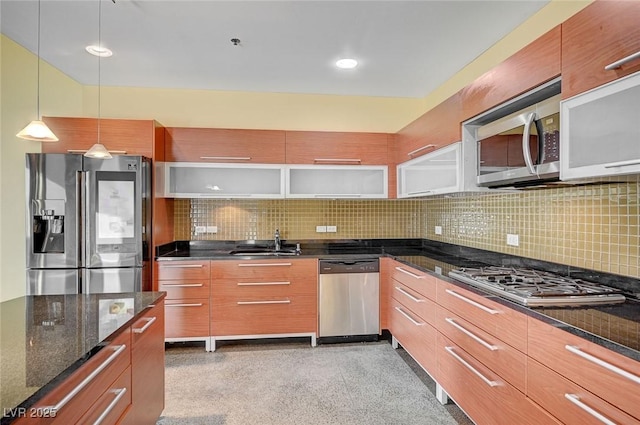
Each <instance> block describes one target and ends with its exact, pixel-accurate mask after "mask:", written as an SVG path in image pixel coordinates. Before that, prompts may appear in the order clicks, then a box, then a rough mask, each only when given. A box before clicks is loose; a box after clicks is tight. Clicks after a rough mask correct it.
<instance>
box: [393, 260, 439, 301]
mask: <svg viewBox="0 0 640 425" xmlns="http://www.w3.org/2000/svg"><path fill="white" fill-rule="evenodd" d="M391 278H392V279H394V280H395V281H397V282H400V283H402V284H403V285H406V286H408V287H409V288H411V290H413V291H415V292H417V293H419V294H421V295H423V296H425V297H427V298H429V299H430V300H433V301H435V300H436V288H437V283H436V278H435V277H434V276H432V275H430V274H428V273H425V272H423V271H420V270H418V269H416V268H413V267H410V266H407V265H406V264H402V263H400V262H398V261H393V263H392V268H391Z"/></svg>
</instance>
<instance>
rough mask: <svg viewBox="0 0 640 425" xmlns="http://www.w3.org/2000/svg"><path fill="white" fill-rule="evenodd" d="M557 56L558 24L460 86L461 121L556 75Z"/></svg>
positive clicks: (558, 66)
mask: <svg viewBox="0 0 640 425" xmlns="http://www.w3.org/2000/svg"><path fill="white" fill-rule="evenodd" d="M560 59H561V57H560V25H558V26H557V27H555V28H553V29H552V30H551V31H549V32H547V33H546V34H544V35H542V36H541V37H539V38H538V39H537V40H535V41H533V42H532V43H530V44H528V45H527V46H525V47H524V48H522V49H521V50H520V51H518V52H517V53H515V54H514V55H512V56H511V57H509V58H508V59H507V60H505V61H504V62H502V63H501V64H499V65H497V66H495V67H494V68H493V69H491V70H490V71H487V72H486V73H484V74H483V75H481V76H480V77H478V78H477V79H476V80H474V81H473V82H472V83H471V84H469V85H468V86H466V87H465V88H463V89H462V91H461V97H462V119H461V121H465V120H467V119H469V118H472V117H474V116H476V115H478V114H480V113H482V112H485V111H487V110H489V109H491V108H493V107H495V106H498V105H500V104H501V103H503V102H506V101H507V100H509V99H512V98H514V97H516V96H518V95H519V94H522V93H524V92H526V91H528V90H531V89H532V88H535V87H537V86H539V85H541V84H543V83H545V82H547V81H549V80H551V79H553V78H555V77H557V76H559V75H560V67H561V60H560ZM562 59H563V60H564V57H562ZM562 84H563V88H564V75H563V82H562Z"/></svg>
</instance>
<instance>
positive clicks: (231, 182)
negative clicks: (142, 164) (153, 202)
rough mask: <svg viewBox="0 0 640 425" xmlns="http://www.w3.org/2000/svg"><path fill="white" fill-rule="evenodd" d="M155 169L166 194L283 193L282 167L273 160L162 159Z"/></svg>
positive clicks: (245, 196) (259, 196)
mask: <svg viewBox="0 0 640 425" xmlns="http://www.w3.org/2000/svg"><path fill="white" fill-rule="evenodd" d="M156 173H157V174H156V188H157V190H162V193H161V194H159V195H160V196H163V197H166V198H213V199H249V198H250V199H282V198H284V193H285V169H284V166H283V165H277V164H275V165H274V164H231V163H203V162H164V163H160V164H157V165H156ZM160 188H162V189H160Z"/></svg>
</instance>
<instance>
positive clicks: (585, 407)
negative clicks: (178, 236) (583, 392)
mask: <svg viewBox="0 0 640 425" xmlns="http://www.w3.org/2000/svg"><path fill="white" fill-rule="evenodd" d="M564 398H566V399H567V400H569V401H570V402H571V403H573V404H575V405H576V406H578V407H579V408H581V409H582V410H584V411H585V412H587V413H588V414H590V415H591V416H593V417H594V418H596V419H598V420H599V421H600V422H602V423H604V424H607V425H616V423H615V422H613V421H612V420H610V419H609V418H607V417H606V416H604V415H602V414H601V413H600V412H597V411H596V410H594V409H593V408H591V407H589V406H588V405H586V404H585V403H583V402H582V401H580V397H578V396H577V395H575V394H565V395H564Z"/></svg>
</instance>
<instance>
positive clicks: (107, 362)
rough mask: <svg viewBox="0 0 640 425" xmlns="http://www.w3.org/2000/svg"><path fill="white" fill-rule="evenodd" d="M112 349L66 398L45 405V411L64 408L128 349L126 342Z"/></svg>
mask: <svg viewBox="0 0 640 425" xmlns="http://www.w3.org/2000/svg"><path fill="white" fill-rule="evenodd" d="M110 348H111V349H113V350H114V351H113V353H112V354H111V355H110V356H109V357H107V358H106V360H105V361H103V362H102V363H101V364H100V366H98V367H97V368H95V369H94V370H93V372H91V373H90V374H89V375H88V376H87V377H86V378H84V379H83V380H82V382H80V383H79V384H78V385H76V387H75V388H74V389H72V390H71V391H70V392H69V393H67V395H66V396H64V398H63V399H62V400H60V401H59V402H58V403H57V404H56V405H54V406H47V407H43V408H42V409H43V410H45V411H50V412H59V411H60V409H62V408H63V407H64V406H66V404H67V403H69V402H70V401H71V399H72V398H73V397H75V396H76V395H77V394H78V393H79V392H80V391H82V389H83V388H84V387H86V386H87V385H89V383H90V382H91V381H93V379H94V378H95V377H96V376H98V375H99V374H100V372H102V371H103V370H104V369H105V368H106V367H107V366H109V365H110V364H111V363H112V362H113V361H114V360H115V359H116V358H117V357H118V356H119V355H120V354H122V352H123V351H124V350H126V349H127V346H126V345H125V344H122V345H114V346H113V347H110Z"/></svg>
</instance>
